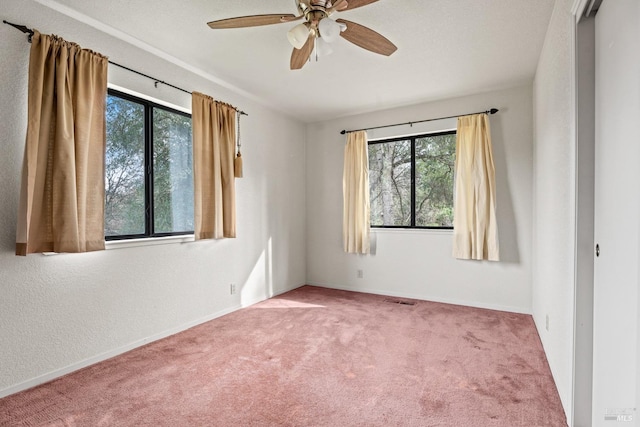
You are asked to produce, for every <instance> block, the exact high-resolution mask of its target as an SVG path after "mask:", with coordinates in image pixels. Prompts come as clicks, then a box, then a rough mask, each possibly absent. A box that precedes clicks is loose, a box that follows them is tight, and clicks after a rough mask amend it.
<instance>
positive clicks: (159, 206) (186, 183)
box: [153, 108, 193, 233]
mask: <svg viewBox="0 0 640 427" xmlns="http://www.w3.org/2000/svg"><path fill="white" fill-rule="evenodd" d="M192 164H193V151H192V149H191V118H189V117H186V116H183V115H180V114H176V113H173V112H170V111H167V110H162V109H158V108H156V109H155V110H154V115H153V207H154V229H155V232H156V233H171V232H178V231H192V230H193V167H192Z"/></svg>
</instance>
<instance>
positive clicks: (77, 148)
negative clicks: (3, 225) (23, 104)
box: [16, 31, 108, 255]
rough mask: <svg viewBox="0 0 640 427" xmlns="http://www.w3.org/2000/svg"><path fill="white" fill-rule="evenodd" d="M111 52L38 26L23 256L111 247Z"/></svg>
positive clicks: (20, 233) (19, 240) (21, 218)
mask: <svg viewBox="0 0 640 427" xmlns="http://www.w3.org/2000/svg"><path fill="white" fill-rule="evenodd" d="M107 67H108V61H107V58H106V57H104V56H102V55H99V54H97V53H94V52H91V51H89V50H85V49H82V48H80V46H78V45H77V44H74V43H70V42H67V41H65V40H63V39H61V38H59V37H56V36H49V35H42V34H40V33H38V32H37V31H36V32H35V33H34V35H33V41H32V43H31V57H30V62H29V95H28V125H27V139H26V145H25V155H24V163H23V172H22V189H21V195H20V206H19V213H18V227H17V233H16V254H17V255H27V254H29V253H37V252H87V251H95V250H101V249H104V153H105V145H106V128H105V104H106V98H107Z"/></svg>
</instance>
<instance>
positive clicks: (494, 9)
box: [37, 0, 555, 122]
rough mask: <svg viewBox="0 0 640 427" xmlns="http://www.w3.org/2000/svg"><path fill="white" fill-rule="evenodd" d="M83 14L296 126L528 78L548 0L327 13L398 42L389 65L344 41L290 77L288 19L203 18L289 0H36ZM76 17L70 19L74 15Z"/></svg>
mask: <svg viewBox="0 0 640 427" xmlns="http://www.w3.org/2000/svg"><path fill="white" fill-rule="evenodd" d="M37 1H39V2H40V3H42V4H45V5H47V6H49V7H52V8H54V9H57V10H60V11H62V12H64V13H68V14H69V13H72V14H73V13H75V12H77V13H79V14H81V15H86V16H88V17H90V18H93V19H94V20H96V21H99V22H101V23H103V24H106V25H107V26H109V27H112V28H114V29H116V30H119V31H121V32H123V33H126V34H128V35H130V36H132V37H134V38H136V39H139V40H141V41H143V42H145V43H146V44H148V45H150V46H153V47H155V48H157V49H160V50H162V51H164V52H166V53H167V54H168V55H171V56H173V57H175V58H176V59H179V60H181V61H182V62H185V63H187V64H189V65H191V66H192V67H195V68H197V69H200V70H202V71H203V72H205V73H208V74H210V75H214V76H215V77H217V78H218V79H221V80H223V81H225V82H227V83H228V84H229V85H230V86H235V87H238V88H241V89H243V90H244V91H246V92H248V93H250V94H252V95H253V97H254V98H257V99H258V100H260V101H261V102H262V103H264V104H266V105H269V106H272V107H274V108H276V109H278V110H280V111H283V112H285V113H287V114H289V115H291V116H293V117H296V118H298V119H300V120H302V121H305V122H315V121H320V120H325V119H331V118H336V117H341V116H346V115H351V114H356V113H361V112H367V111H374V110H380V109H383V108H389V107H395V106H399V105H406V104H415V103H419V102H425V101H431V100H437V99H444V98H450V97H454V96H461V95H467V94H471V93H478V92H485V91H489V90H494V89H499V88H504V87H510V86H515V85H519V84H525V83H529V82H531V81H532V79H533V76H534V73H535V68H536V64H537V62H538V57H539V55H540V51H541V49H542V44H543V41H544V36H545V33H546V30H547V25H548V22H549V19H550V17H551V12H552V9H553V5H554V2H555V0H404V1H400V0H380V1H378V2H376V3H373V4H370V5H368V6H366V7H362V8H358V9H354V10H351V11H346V12H342V13H337V14H335V15H334V17H338V16H339V17H342V18H344V19H347V20H350V21H354V22H357V23H359V24H362V25H365V26H367V27H369V28H371V29H373V30H375V31H378V32H379V33H381V34H383V35H384V36H386V37H387V38H388V39H390V40H391V41H392V42H393V43H394V44H395V45H396V46H398V50H397V52H395V53H394V54H393V55H392V56H390V57H385V56H381V55H376V54H374V53H371V52H368V51H365V50H362V49H360V48H358V47H356V46H355V45H353V44H351V43H349V42H347V41H346V40H344V39H339V40H337V41H336V42H334V43H333V44H332V47H333V50H334V52H333V54H331V55H329V56H326V57H322V58H319V60H318V61H317V62H316V61H313V62H311V63H308V64H306V65H305V66H304V68H303V69H302V70H298V71H291V70H289V58H290V55H291V49H292V48H291V46H290V45H289V42H288V41H287V37H286V33H287V31H288V30H289V28H291V27H293V26H294V25H295V24H296V23H288V24H277V25H271V26H263V27H254V28H244V29H227V30H211V29H210V28H209V27H208V26H207V25H206V23H207V22H208V21H211V20H217V19H223V18H229V17H235V16H242V15H253V14H269V13H296V9H295V2H294V0H242V1H238V0H181V1H180V0H154V1H153V2H150V1H148V0H109V1H104V0H37ZM78 16H79V15H78Z"/></svg>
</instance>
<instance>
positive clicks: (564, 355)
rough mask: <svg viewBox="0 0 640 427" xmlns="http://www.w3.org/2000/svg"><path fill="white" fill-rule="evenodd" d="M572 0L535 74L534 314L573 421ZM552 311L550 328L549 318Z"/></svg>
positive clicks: (562, 3) (566, 0) (555, 18)
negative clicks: (547, 326) (547, 321)
mask: <svg viewBox="0 0 640 427" xmlns="http://www.w3.org/2000/svg"><path fill="white" fill-rule="evenodd" d="M572 3H573V0H557V1H556V5H555V8H554V11H553V15H552V17H551V21H550V23H549V29H548V32H547V36H546V39H545V43H544V47H543V50H542V54H541V56H540V61H539V63H538V69H537V71H536V77H535V81H534V89H533V92H534V129H535V130H534V162H533V163H534V228H533V229H534V237H533V247H534V251H533V318H534V320H535V322H536V325H537V327H538V331H539V333H540V338H541V340H542V344H543V346H544V348H545V351H546V354H547V359H548V361H549V365H550V367H551V371H552V373H553V377H554V379H555V381H556V386H557V387H558V392H559V393H560V398H561V400H562V404H563V405H564V408H565V412H566V413H567V416H568V418H569V425H571V405H572V375H573V374H572V370H573V361H572V360H573V339H572V338H573V315H574V310H573V309H574V282H575V274H574V267H575V229H574V228H575V161H576V160H575V135H574V132H575V119H574V112H573V108H574V104H573V101H572V98H573V90H572V87H571V85H572V81H573V80H572V77H573V67H572V63H571V61H572V58H571V57H572V54H573V51H572V43H573V22H574V18H573V15H572V14H571V6H572ZM547 316H548V318H549V330H548V331H547V329H546V318H547Z"/></svg>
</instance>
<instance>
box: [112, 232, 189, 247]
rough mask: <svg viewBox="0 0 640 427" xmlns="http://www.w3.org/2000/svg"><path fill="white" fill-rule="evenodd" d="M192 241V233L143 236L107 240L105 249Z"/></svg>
mask: <svg viewBox="0 0 640 427" xmlns="http://www.w3.org/2000/svg"><path fill="white" fill-rule="evenodd" d="M194 241H195V238H194V236H193V234H184V235H180V236H166V237H145V238H143V239H126V240H108V241H107V242H105V249H107V250H111V249H124V248H135V247H138V246H156V245H170V244H174V243H189V242H194Z"/></svg>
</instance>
